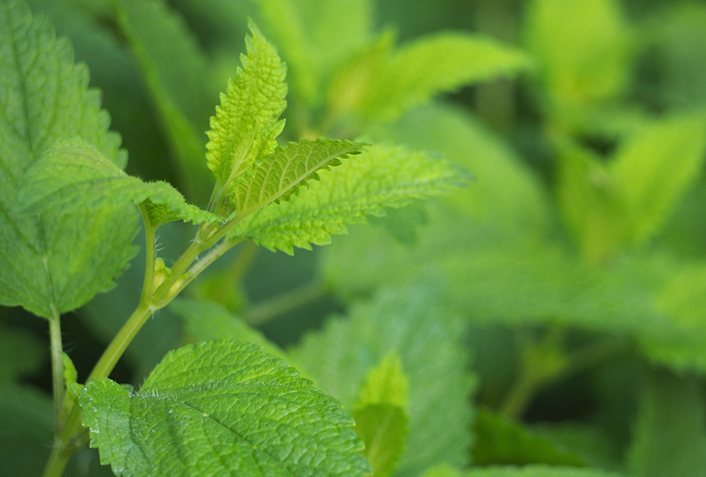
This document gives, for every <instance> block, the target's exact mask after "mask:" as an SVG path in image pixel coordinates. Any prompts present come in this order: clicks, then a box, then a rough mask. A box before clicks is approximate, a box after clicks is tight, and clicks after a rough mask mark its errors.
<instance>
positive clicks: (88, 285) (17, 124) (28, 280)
mask: <svg viewBox="0 0 706 477" xmlns="http://www.w3.org/2000/svg"><path fill="white" fill-rule="evenodd" d="M0 71H2V81H0V111H2V112H1V113H0V190H2V191H3V192H2V194H0V303H2V304H4V305H10V306H14V305H22V306H23V307H25V308H26V309H28V310H29V311H31V312H32V313H34V314H37V315H40V316H44V317H51V316H56V315H57V314H59V313H63V312H66V311H69V310H72V309H74V308H77V307H79V306H81V305H82V304H84V303H86V302H87V301H88V300H90V299H91V298H92V297H93V296H94V295H95V294H96V293H98V292H101V291H105V290H108V289H110V288H111V286H112V283H113V279H114V278H115V277H116V276H117V275H120V273H121V272H122V270H123V269H124V268H125V266H126V264H127V262H128V260H129V259H130V258H132V256H133V255H134V253H135V250H134V248H133V247H132V246H131V242H132V239H133V237H134V235H135V233H136V225H137V221H136V211H134V210H131V209H130V208H120V209H108V210H103V211H100V212H99V211H96V212H92V213H73V214H43V215H42V216H41V217H18V216H17V214H16V212H15V208H16V205H15V201H16V200H17V197H18V195H19V193H20V190H19V189H18V184H19V181H20V179H21V177H22V175H23V174H24V172H25V171H26V170H27V168H29V167H30V165H31V164H32V163H33V162H34V161H35V160H37V158H39V157H41V156H42V155H43V154H45V153H46V151H47V149H48V148H50V147H51V146H52V144H53V143H54V141H55V140H56V139H57V138H60V137H65V136H73V135H77V134H78V135H80V136H82V137H83V138H85V139H86V140H87V141H89V142H90V143H91V144H93V145H94V146H95V147H96V148H97V149H98V150H99V151H101V152H102V153H103V154H104V155H105V156H106V157H107V158H108V159H109V160H111V161H113V162H115V164H116V165H117V166H118V167H124V166H125V162H126V156H125V154H124V153H123V152H119V151H118V146H119V142H120V141H119V138H118V136H116V135H114V134H110V133H107V128H108V123H109V118H108V115H107V114H106V113H105V112H104V111H101V110H100V106H99V101H98V92H96V91H89V90H87V89H86V85H87V83H88V74H87V71H86V69H85V68H84V67H81V66H74V64H73V55H72V51H71V47H70V46H69V44H68V43H67V42H66V41H64V40H56V38H55V36H54V32H53V30H52V28H51V27H50V26H49V25H48V24H47V22H46V20H45V19H32V17H31V15H30V13H29V11H28V9H27V7H26V6H25V5H23V4H22V3H19V2H16V1H14V0H3V1H2V2H0Z"/></svg>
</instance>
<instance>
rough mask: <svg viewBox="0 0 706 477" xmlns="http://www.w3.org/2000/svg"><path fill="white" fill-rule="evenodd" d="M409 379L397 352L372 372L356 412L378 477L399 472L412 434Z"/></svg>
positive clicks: (361, 392) (364, 386) (360, 394)
mask: <svg viewBox="0 0 706 477" xmlns="http://www.w3.org/2000/svg"><path fill="white" fill-rule="evenodd" d="M408 388H409V379H408V378H407V376H406V375H405V374H404V371H403V370H402V361H401V360H400V357H399V356H398V355H397V353H396V352H395V351H392V352H390V353H389V354H388V355H387V356H385V357H384V358H383V359H382V361H381V362H380V364H379V365H378V366H376V367H374V368H372V369H370V370H369V371H368V374H367V376H366V377H365V381H364V382H363V386H362V387H361V389H360V392H359V395H358V401H357V403H356V405H355V411H353V417H354V418H355V425H356V427H355V429H356V432H357V433H358V435H359V436H360V437H361V439H363V442H364V443H365V457H367V459H368V462H370V465H371V466H372V467H373V475H375V477H387V476H389V475H390V474H392V472H393V471H394V470H395V467H396V466H397V463H398V462H399V460H400V458H401V457H402V453H403V452H404V449H405V441H406V438H407V433H408V432H409V416H408V412H407V408H408V400H409V398H408Z"/></svg>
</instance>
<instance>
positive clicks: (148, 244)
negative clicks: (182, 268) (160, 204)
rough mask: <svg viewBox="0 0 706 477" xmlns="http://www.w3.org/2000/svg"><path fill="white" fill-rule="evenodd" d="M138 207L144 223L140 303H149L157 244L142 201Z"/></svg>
mask: <svg viewBox="0 0 706 477" xmlns="http://www.w3.org/2000/svg"><path fill="white" fill-rule="evenodd" d="M138 207H139V209H140V213H141V214H142V220H143V221H144V223H145V280H144V282H143V283H142V294H141V295H140V303H149V302H150V300H151V298H152V288H153V286H152V284H153V283H154V271H155V264H156V262H157V244H156V240H155V232H156V230H157V229H156V227H154V226H153V225H152V221H151V220H150V216H149V213H148V212H147V208H146V206H145V204H144V203H142V204H140V205H139V206H138Z"/></svg>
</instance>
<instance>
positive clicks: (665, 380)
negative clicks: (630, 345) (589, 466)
mask: <svg viewBox="0 0 706 477" xmlns="http://www.w3.org/2000/svg"><path fill="white" fill-rule="evenodd" d="M704 426H706V419H705V414H704V395H703V392H701V389H700V385H699V383H698V382H697V381H696V380H694V379H689V378H679V377H676V376H673V375H669V374H667V373H665V372H654V373H651V375H650V376H649V379H648V381H647V386H646V389H645V391H644V394H643V398H642V402H641V405H640V411H639V414H638V420H637V426H636V429H635V437H634V441H633V443H632V447H631V449H630V451H629V454H628V463H629V468H630V470H631V471H632V473H633V474H634V475H635V476H638V477H661V476H665V477H666V476H673V475H693V476H694V477H696V476H700V475H706V427H704Z"/></svg>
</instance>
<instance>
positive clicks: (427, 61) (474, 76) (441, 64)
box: [328, 33, 529, 120]
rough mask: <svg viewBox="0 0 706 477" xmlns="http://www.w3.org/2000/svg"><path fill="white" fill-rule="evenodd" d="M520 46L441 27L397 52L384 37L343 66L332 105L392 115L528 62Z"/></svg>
mask: <svg viewBox="0 0 706 477" xmlns="http://www.w3.org/2000/svg"><path fill="white" fill-rule="evenodd" d="M528 64H529V61H528V59H527V57H525V56H524V55H523V54H522V53H521V52H519V51H518V50H515V49H512V48H510V47H506V46H502V45H500V44H498V43H497V42H495V41H493V40H491V39H489V38H483V37H479V36H472V35H467V34H462V33H441V34H437V35H435V36H430V37H427V38H423V39H421V40H416V41H415V42H413V43H411V44H409V45H405V46H404V47H403V48H400V49H399V50H397V51H395V52H393V51H392V42H391V40H390V39H386V38H385V37H383V38H382V39H381V40H380V42H378V43H377V44H375V45H373V46H372V47H371V48H370V49H369V51H368V52H367V53H366V54H363V55H361V56H360V57H359V58H357V59H356V60H354V61H353V62H352V63H350V64H349V65H348V66H347V67H345V68H343V69H342V70H341V71H340V72H339V74H338V75H337V77H336V78H335V79H334V80H333V82H332V85H331V90H330V91H329V93H328V97H329V101H330V102H331V105H330V107H331V109H333V110H334V111H336V112H342V111H347V110H350V111H351V112H353V113H356V114H358V115H360V116H362V117H363V118H365V119H374V120H391V119H394V118H395V117H397V116H399V115H400V114H401V113H402V112H404V111H406V110H407V109H410V108H411V107H412V106H415V105H418V104H420V103H423V102H426V101H427V100H429V99H430V98H431V97H432V96H434V95H436V94H438V93H441V92H444V91H453V90H455V89H457V88H459V87H461V86H464V85H468V84H472V83H477V82H481V81H488V80H492V79H495V78H497V77H499V76H508V75H511V74H514V73H516V72H517V71H518V70H520V69H522V68H525V67H527V66H528Z"/></svg>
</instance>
